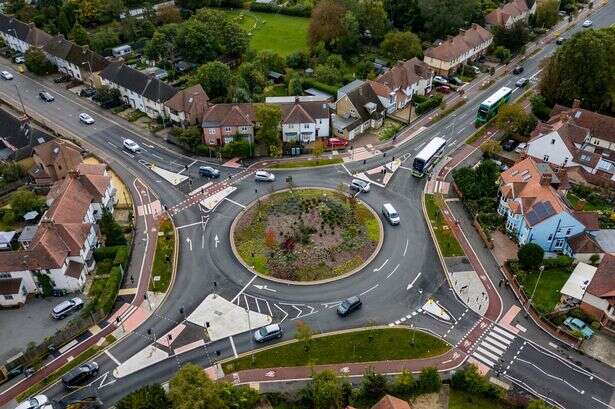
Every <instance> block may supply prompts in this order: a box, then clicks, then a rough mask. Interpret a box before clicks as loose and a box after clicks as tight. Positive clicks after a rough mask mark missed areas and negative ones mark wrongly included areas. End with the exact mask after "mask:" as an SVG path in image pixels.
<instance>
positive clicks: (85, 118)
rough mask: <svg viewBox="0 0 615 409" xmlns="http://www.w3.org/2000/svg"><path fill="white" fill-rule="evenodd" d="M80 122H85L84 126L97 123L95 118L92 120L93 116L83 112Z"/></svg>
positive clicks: (80, 115)
mask: <svg viewBox="0 0 615 409" xmlns="http://www.w3.org/2000/svg"><path fill="white" fill-rule="evenodd" d="M79 120H80V121H81V122H83V123H84V124H86V125H92V124H93V123H94V122H95V121H94V118H92V117H91V116H89V115H88V114H86V113H85V112H82V113H80V114H79Z"/></svg>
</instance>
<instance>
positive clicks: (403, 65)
mask: <svg viewBox="0 0 615 409" xmlns="http://www.w3.org/2000/svg"><path fill="white" fill-rule="evenodd" d="M433 76H434V72H433V70H432V69H431V68H430V67H429V65H427V64H425V63H424V62H423V61H421V60H419V59H418V58H416V57H415V58H412V59H410V60H407V61H400V62H398V63H397V64H395V66H393V67H392V68H391V69H390V70H388V71H386V72H384V73H383V74H381V75H379V76H378V78H376V80H375V81H374V82H376V83H378V84H379V85H380V87H374V90H375V91H376V93H377V94H378V96H379V97H381V101H382V102H383V104H384V106H385V107H386V110H387V113H389V114H390V113H393V112H395V111H397V110H398V109H403V108H405V107H406V106H407V105H408V104H410V102H411V101H412V97H413V96H414V95H415V94H418V95H425V94H427V93H428V92H430V91H431V85H432V84H431V81H432V79H433Z"/></svg>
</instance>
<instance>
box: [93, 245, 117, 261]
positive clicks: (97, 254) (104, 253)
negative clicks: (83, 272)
mask: <svg viewBox="0 0 615 409" xmlns="http://www.w3.org/2000/svg"><path fill="white" fill-rule="evenodd" d="M118 248H119V246H104V247H99V248H97V249H96V250H94V260H96V261H97V262H98V261H102V260H107V259H114V258H115V255H116V254H117V250H118Z"/></svg>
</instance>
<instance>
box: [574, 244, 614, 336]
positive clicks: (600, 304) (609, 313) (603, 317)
mask: <svg viewBox="0 0 615 409" xmlns="http://www.w3.org/2000/svg"><path fill="white" fill-rule="evenodd" d="M581 310H582V311H583V312H584V313H586V314H587V315H589V316H591V317H593V318H594V319H596V321H600V323H601V324H602V325H604V327H605V328H607V329H608V330H610V331H613V330H614V329H615V326H614V322H615V256H614V255H612V254H607V255H605V256H604V258H603V259H602V261H601V262H600V264H599V265H598V268H597V269H596V271H595V273H594V275H593V277H592V279H591V281H590V282H589V285H588V286H587V288H586V289H585V294H584V295H583V299H582V302H581Z"/></svg>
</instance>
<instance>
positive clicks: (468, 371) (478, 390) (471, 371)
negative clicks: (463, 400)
mask: <svg viewBox="0 0 615 409" xmlns="http://www.w3.org/2000/svg"><path fill="white" fill-rule="evenodd" d="M451 387H452V388H453V389H457V390H462V391H466V392H469V393H471V394H472V395H483V396H485V397H487V398H491V399H501V398H503V397H504V390H503V389H502V388H500V387H498V386H496V385H492V384H491V382H489V380H488V378H486V377H484V376H482V375H481V374H480V373H479V372H478V368H477V367H476V366H475V365H469V366H467V367H466V368H464V369H462V370H459V371H457V372H455V374H454V375H453V376H452V378H451Z"/></svg>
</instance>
